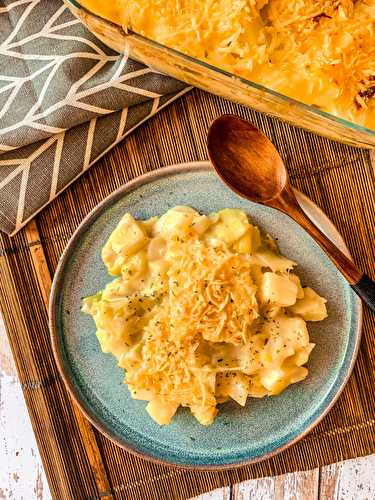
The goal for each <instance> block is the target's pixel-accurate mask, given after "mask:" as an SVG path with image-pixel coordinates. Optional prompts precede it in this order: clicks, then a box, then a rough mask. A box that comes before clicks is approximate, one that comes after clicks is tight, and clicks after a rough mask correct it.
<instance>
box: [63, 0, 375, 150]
mask: <svg viewBox="0 0 375 500" xmlns="http://www.w3.org/2000/svg"><path fill="white" fill-rule="evenodd" d="M64 1H65V3H66V4H67V5H68V6H69V8H70V9H71V11H72V12H73V14H75V15H76V16H77V17H78V18H79V19H80V20H81V21H82V22H83V23H84V24H85V25H86V26H87V28H88V29H89V30H90V31H91V32H92V33H93V34H95V35H96V36H97V37H98V38H99V39H100V40H102V41H103V42H104V43H105V44H106V45H108V46H109V47H111V48H113V49H114V50H116V51H118V52H127V53H128V54H129V56H130V57H131V58H132V59H135V60H137V61H140V62H143V63H145V64H146V65H148V66H150V67H151V68H154V69H156V70H157V71H160V72H161V73H165V74H168V75H171V76H173V77H175V78H176V79H178V80H181V81H184V82H186V83H188V84H190V85H193V86H195V87H199V88H201V89H203V90H206V91H208V92H211V93H214V94H216V95H219V96H221V97H225V98H227V99H230V100H232V101H235V102H238V103H240V104H244V105H245V106H249V107H251V108H254V109H256V110H257V111H261V112H263V113H267V114H270V115H273V116H276V117H278V118H281V119H282V120H285V121H287V122H289V123H291V124H292V125H296V126H297V127H302V128H304V129H306V130H310V131H312V132H315V133H317V134H320V135H322V136H325V137H329V138H330V139H334V140H337V141H341V142H345V143H347V144H351V145H353V146H361V147H366V148H373V147H375V131H374V130H370V129H367V128H365V127H362V126H360V125H357V124H355V123H352V122H349V121H347V120H344V119H341V118H338V117H336V116H333V115H331V114H330V113H326V112H324V111H320V110H319V109H317V108H315V107H313V106H308V105H306V104H303V103H301V102H299V101H297V100H294V99H291V98H290V97H286V96H284V95H282V94H279V93H278V92H275V91H273V90H271V89H268V88H266V87H263V86H262V85H258V84H256V83H253V82H251V81H248V80H245V79H244V78H240V77H238V76H235V75H233V74H231V73H228V72H227V71H224V70H221V69H219V68H217V67H215V66H212V65H209V64H207V63H205V62H202V61H199V60H197V59H194V58H192V57H189V56H187V55H185V54H182V53H181V52H178V51H176V50H173V49H170V48H168V47H165V46H163V45H160V44H159V43H157V42H154V41H152V40H149V39H147V38H145V37H143V36H141V35H138V34H136V33H133V32H128V33H126V32H125V31H124V30H123V29H122V28H121V26H118V25H115V24H113V23H111V22H110V21H107V20H105V19H103V18H101V17H99V16H97V15H95V14H93V13H92V12H89V11H88V10H87V9H85V8H84V7H82V6H81V5H80V4H79V2H78V1H76V0H64Z"/></svg>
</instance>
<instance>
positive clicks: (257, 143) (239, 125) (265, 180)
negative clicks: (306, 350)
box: [207, 115, 288, 203]
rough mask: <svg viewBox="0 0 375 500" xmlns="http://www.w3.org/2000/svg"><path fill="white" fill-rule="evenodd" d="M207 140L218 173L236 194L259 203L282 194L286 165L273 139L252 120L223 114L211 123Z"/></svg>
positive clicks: (285, 179) (286, 178) (284, 184)
mask: <svg viewBox="0 0 375 500" xmlns="http://www.w3.org/2000/svg"><path fill="white" fill-rule="evenodd" d="M207 140H208V150H209V154H210V159H211V162H212V163H213V165H214V167H215V169H216V171H217V173H218V174H219V176H220V177H221V178H222V179H223V180H224V182H226V183H227V184H228V185H229V186H230V187H231V188H232V189H233V190H234V191H236V192H237V193H238V194H240V195H242V196H245V197H246V198H249V199H250V200H252V201H255V202H258V203H267V202H268V201H270V200H272V199H273V198H275V197H277V196H279V195H280V194H281V192H282V191H283V189H284V188H285V186H286V183H287V180H288V175H287V171H286V168H285V165H284V163H283V161H282V159H281V158H280V155H279V153H278V151H277V149H276V148H275V146H274V145H273V144H272V142H271V141H270V140H269V139H268V137H267V136H265V135H264V134H263V133H262V132H260V130H258V129H257V128H256V127H255V126H254V125H253V124H252V123H250V122H248V121H246V120H242V119H241V118H238V117H237V116H232V115H223V116H221V117H220V118H218V119H217V120H215V121H214V122H213V123H212V125H211V127H210V130H209V132H208V139H207ZM249 144H251V145H252V147H249Z"/></svg>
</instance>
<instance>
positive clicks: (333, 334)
mask: <svg viewBox="0 0 375 500" xmlns="http://www.w3.org/2000/svg"><path fill="white" fill-rule="evenodd" d="M299 198H300V201H301V203H302V204H303V206H304V208H305V210H306V211H307V212H308V214H309V215H310V216H311V217H312V218H313V219H314V220H315V221H316V222H317V223H318V224H319V225H320V227H321V229H322V230H323V231H324V232H325V233H326V234H327V235H328V236H329V237H330V238H331V239H332V240H333V241H334V242H335V243H336V244H337V245H338V246H340V247H341V248H342V249H344V250H345V251H347V250H346V248H345V245H344V243H343V241H342V239H341V237H340V236H339V235H338V233H337V231H336V229H335V228H334V227H333V225H332V224H331V223H330V222H329V221H328V219H327V218H326V217H325V216H324V215H323V214H322V212H321V211H320V210H319V209H318V208H317V207H316V206H315V205H314V204H313V203H312V202H311V201H309V200H308V199H307V198H305V197H303V196H302V195H299ZM175 205H190V206H192V207H194V208H195V209H197V210H199V211H200V212H203V213H208V212H212V211H216V210H219V209H221V208H224V207H237V208H242V209H244V210H246V212H247V213H248V214H249V216H250V217H251V219H252V220H253V221H254V223H255V224H256V225H258V226H259V227H260V228H261V229H263V230H264V231H266V232H269V233H271V234H272V235H273V236H274V237H276V238H278V241H279V244H280V247H281V250H282V252H283V253H284V254H285V255H287V256H288V257H290V258H291V259H293V260H295V261H297V262H298V264H299V266H298V274H299V275H300V276H301V278H302V280H303V282H304V283H307V284H309V285H311V286H312V287H313V288H314V289H315V290H317V292H318V293H319V294H320V295H323V296H324V297H326V298H327V299H328V304H327V306H328V313H329V317H328V319H326V320H325V321H323V322H319V323H315V324H314V323H309V331H310V334H311V338H312V341H313V342H315V343H316V347H315V349H314V351H313V352H312V355H311V357H310V360H309V363H308V368H309V372H310V373H309V376H308V378H307V379H306V380H305V381H303V382H301V383H299V384H295V385H293V386H291V387H289V388H288V389H287V390H285V391H284V392H283V393H282V394H281V395H280V396H277V397H271V398H263V399H249V400H248V402H247V405H246V407H245V408H242V407H240V406H238V405H237V404H235V403H226V404H224V405H221V408H220V412H219V415H218V417H217V418H216V420H215V422H214V423H213V424H212V425H211V426H209V427H203V426H201V425H200V424H199V423H198V422H197V421H196V420H195V418H193V417H192V416H191V414H190V413H189V411H187V410H186V411H185V410H184V409H180V410H179V411H178V413H177V415H176V416H175V417H174V419H173V422H172V423H171V424H170V425H169V426H163V427H160V426H159V425H158V424H156V423H155V422H154V421H153V420H151V418H150V417H149V416H148V414H147V413H146V411H145V406H146V402H143V401H134V400H133V399H132V398H131V397H130V394H129V392H128V389H127V387H126V386H125V385H124V384H123V378H124V374H123V370H121V369H120V368H118V367H117V365H116V360H115V359H114V358H113V357H112V356H111V355H108V354H103V353H102V352H101V350H100V346H99V343H98V341H97V339H96V336H95V327H94V323H93V321H92V319H91V317H89V316H87V315H85V314H82V313H81V311H80V308H81V300H82V298H83V297H85V296H87V295H92V294H94V293H95V292H96V291H97V290H99V289H101V288H103V287H104V285H105V284H106V283H107V282H108V281H110V279H111V278H110V277H109V276H108V275H107V272H106V269H105V267H104V265H103V263H102V262H101V258H100V252H101V248H102V246H103V245H104V242H105V241H106V240H107V238H108V237H109V235H110V233H111V232H112V230H113V229H114V228H115V226H116V225H117V223H118V221H119V219H120V218H121V216H122V215H123V214H124V213H125V212H131V213H132V214H133V216H134V217H136V218H140V219H146V218H149V217H151V216H154V215H159V214H162V213H164V212H165V211H166V210H168V208H170V207H173V206H175ZM50 326H51V332H52V343H53V349H54V352H55V357H56V361H57V363H58V367H59V370H60V372H61V375H62V377H63V379H64V381H65V383H66V385H67V387H68V389H69V391H70V392H71V394H72V395H73V397H74V398H75V400H76V401H77V403H78V405H79V406H80V408H81V409H82V411H83V412H84V413H85V414H86V416H87V417H88V418H89V419H90V420H91V422H92V423H93V424H94V425H95V426H96V427H97V428H98V429H99V430H100V431H102V432H103V433H104V434H106V435H107V436H108V437H109V438H110V439H112V440H114V441H115V442H116V443H117V444H119V445H120V446H123V447H124V448H126V449H128V450H130V451H132V452H134V453H137V454H139V455H141V456H143V457H146V458H150V459H152V460H155V461H159V462H164V463H169V464H174V465H179V466H185V467H195V468H204V469H209V468H216V469H219V468H225V467H235V466H239V465H243V464H244V463H249V462H254V461H258V460H262V459H264V458H268V457H269V456H271V455H273V454H275V453H278V452H280V451H281V450H283V449H284V448H286V447H287V446H289V445H291V444H292V443H293V442H295V441H297V440H298V439H300V438H301V437H302V436H304V435H305V434H306V433H307V432H309V431H310V430H311V429H312V427H313V426H314V425H316V424H317V422H318V421H319V420H320V419H321V418H322V417H323V415H324V414H325V413H326V412H327V411H328V410H329V408H330V407H331V406H332V404H333V403H334V401H335V400H336V399H337V397H338V395H339V393H340V391H341V390H342V389H343V387H344V385H345V383H346V381H347V380H348V377H349V374H350V372H351V370H352V367H353V364H354V361H355V357H356V353H357V348H358V344H359V340H360V330H361V305H360V302H359V300H358V299H357V297H356V296H355V295H354V294H353V292H352V291H351V289H350V287H349V286H348V285H347V283H346V282H345V280H344V278H343V277H342V276H341V275H340V274H339V273H338V272H337V270H336V269H335V267H334V266H333V265H332V264H331V262H330V261H329V260H328V258H327V257H326V256H325V255H324V254H323V252H322V251H321V250H320V248H319V247H318V246H317V245H316V244H315V242H314V241H313V240H312V239H311V238H310V237H309V236H308V235H307V233H305V232H304V230H303V229H301V228H300V227H299V226H298V225H297V224H295V223H294V222H293V221H292V220H291V219H289V218H288V217H287V216H285V215H283V214H281V213H279V212H277V211H276V210H273V209H269V208H266V207H263V206H260V205H257V204H254V203H250V202H248V201H245V200H243V199H242V198H240V197H238V196H237V195H235V194H233V193H232V192H231V191H230V190H229V189H228V188H227V187H226V186H225V185H224V184H223V183H222V182H221V181H220V180H219V178H218V177H217V176H216V174H215V173H214V172H213V170H211V168H210V167H209V164H208V163H206V162H204V163H198V164H197V163H195V164H185V165H177V166H173V167H169V168H164V169H161V170H159V171H156V172H152V173H151V174H148V175H145V176H143V177H140V178H138V179H136V180H134V181H132V182H131V183H129V184H127V185H126V186H124V187H122V188H120V189H119V190H118V191H116V192H115V193H113V194H112V195H111V196H109V197H108V198H107V199H106V200H105V201H104V202H103V203H101V204H100V205H99V206H98V207H97V208H96V209H95V210H94V211H93V212H92V213H91V214H90V215H89V216H88V217H87V218H86V219H85V220H84V221H83V223H82V224H81V225H80V227H79V228H78V230H77V231H76V233H75V234H74V235H73V237H72V239H71V241H70V243H69V244H68V246H67V248H66V250H65V252H64V254H63V256H62V259H61V261H60V264H59V267H58V270H57V273H56V275H55V279H54V283H53V290H52V296H51V306H50Z"/></svg>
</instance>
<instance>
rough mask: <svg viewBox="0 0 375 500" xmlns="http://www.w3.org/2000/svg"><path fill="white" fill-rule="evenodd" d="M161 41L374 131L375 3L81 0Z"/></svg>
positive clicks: (371, 0)
mask: <svg viewBox="0 0 375 500" xmlns="http://www.w3.org/2000/svg"><path fill="white" fill-rule="evenodd" d="M81 3H82V4H83V5H86V6H87V7H88V8H89V9H91V10H93V11H94V12H96V13H99V14H101V15H102V16H103V17H105V18H107V19H110V20H112V21H113V22H116V23H118V24H121V25H123V26H125V27H126V28H129V29H131V30H133V31H135V32H136V33H139V34H141V35H144V36H146V37H147V38H150V39H152V40H155V41H157V42H159V43H161V44H164V45H166V46H167V47H171V48H174V49H177V50H179V51H181V52H184V53H186V54H188V55H190V56H193V57H195V58H197V59H200V60H203V61H207V62H208V63H210V64H213V65H214V66H217V67H219V68H223V69H225V70H227V71H229V72H231V73H234V74H235V75H239V76H242V77H244V78H246V79H248V80H250V81H254V82H257V83H260V84H262V85H264V86H266V87H268V88H271V89H273V90H276V91H278V92H280V93H282V94H284V95H287V96H289V97H292V98H294V99H297V100H300V101H302V102H304V103H306V104H309V105H312V106H315V107H317V108H319V109H321V110H324V111H327V112H330V113H332V114H334V115H337V116H339V117H342V118H346V119H348V120H349V121H353V122H356V123H358V124H361V125H364V126H366V127H368V128H370V129H371V128H372V129H375V102H374V101H375V98H374V97H373V96H374V94H375V0H357V1H354V0H353V1H352V0H337V1H336V0H293V1H289V0H117V1H114V2H105V1H104V0H83V1H82V2H81Z"/></svg>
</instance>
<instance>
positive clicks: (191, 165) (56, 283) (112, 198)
mask: <svg viewBox="0 0 375 500" xmlns="http://www.w3.org/2000/svg"><path fill="white" fill-rule="evenodd" d="M199 171H214V169H213V167H212V165H211V163H210V162H209V161H207V160H205V161H192V162H184V163H176V164H173V165H169V166H164V167H161V168H158V169H156V170H152V171H150V172H147V173H145V174H142V175H140V176H137V177H136V178H134V179H132V180H131V181H129V182H126V183H125V184H123V185H122V186H120V187H119V188H118V189H116V190H115V191H113V193H111V194H109V195H108V196H107V197H106V198H104V200H102V201H101V202H100V203H98V205H96V206H95V207H94V208H93V209H92V210H91V211H90V212H89V213H88V214H87V215H86V217H85V218H84V219H83V220H82V221H81V223H80V224H79V225H78V227H77V228H76V230H75V231H74V232H73V234H72V236H71V238H70V239H69V241H68V243H67V245H66V246H65V248H64V251H63V253H62V254H61V257H60V259H59V262H58V265H57V267H56V271H55V274H54V278H53V282H52V286H51V293H50V301H49V310H48V312H49V314H48V322H49V331H50V338H51V344H52V351H53V355H54V358H55V361H56V364H57V368H58V371H59V374H60V376H61V378H62V380H63V382H64V385H65V387H66V389H67V390H68V392H69V394H70V396H71V397H72V399H73V400H74V402H75V403H76V404H77V405H78V407H79V409H80V411H81V412H82V413H83V415H84V417H85V418H87V419H88V420H89V422H90V423H91V424H92V425H93V426H94V427H95V428H96V429H98V430H99V432H101V433H102V434H104V436H106V437H107V438H108V439H110V440H111V441H112V442H114V443H115V444H117V445H118V446H120V447H121V448H123V449H125V450H126V451H128V452H130V453H133V454H134V455H136V456H138V457H140V458H143V459H146V460H149V461H151V462H154V463H157V464H161V465H168V466H169V467H173V468H181V469H187V470H203V471H221V470H226V469H237V468H240V467H243V466H245V465H250V464H254V463H257V462H262V461H264V460H267V459H269V458H271V457H274V456H275V455H278V454H279V453H281V452H282V451H284V450H286V449H287V448H289V447H290V446H292V445H293V444H295V443H297V442H298V441H300V440H301V439H302V438H304V437H305V436H306V435H307V434H309V433H310V432H311V431H312V430H313V429H314V427H316V426H317V425H318V423H319V422H320V421H321V420H322V419H323V418H324V417H325V416H326V415H327V413H328V412H329V411H330V410H331V409H332V407H333V405H334V404H335V403H336V401H337V400H338V398H339V396H340V394H341V392H342V391H343V389H344V387H345V385H346V384H347V382H348V380H349V377H350V375H351V373H352V371H353V368H354V364H355V361H356V359H357V355H358V350H359V345H360V341H361V336H362V316H363V307H362V302H361V300H360V299H359V297H354V300H355V301H356V303H357V316H358V319H357V321H356V324H355V327H354V331H353V332H352V333H351V334H352V335H355V343H354V348H353V352H352V356H351V358H350V361H349V364H348V367H347V370H346V373H345V376H344V378H343V380H342V382H341V384H340V385H339V387H338V388H337V390H336V392H335V394H334V396H333V397H332V400H331V401H330V402H329V404H328V405H327V406H326V407H325V408H324V409H323V410H322V411H321V412H320V413H319V415H318V416H317V417H316V418H313V420H312V421H311V422H310V423H309V424H308V425H307V427H306V428H305V429H304V430H303V431H302V432H300V433H299V434H298V435H297V436H295V437H294V438H293V439H291V440H289V441H288V442H286V443H284V444H283V445H281V446H278V447H277V448H275V449H274V450H272V451H270V452H267V453H264V454H262V455H260V456H258V457H255V458H249V459H245V460H240V461H237V462H233V463H224V464H206V465H202V464H197V465H196V464H180V463H176V462H171V461H169V460H166V459H164V458H160V457H157V456H154V455H151V454H148V453H147V452H144V451H140V450H139V449H137V448H136V447H134V446H132V445H131V444H129V443H127V442H124V440H122V439H120V438H119V437H118V436H116V435H115V433H113V432H112V431H111V430H110V429H108V428H107V426H106V425H105V424H104V423H103V422H102V421H101V420H100V419H98V418H97V417H96V416H95V415H93V414H91V411H90V409H89V408H88V407H87V405H86V403H85V402H84V401H83V400H82V399H81V397H80V395H79V392H78V390H77V389H76V387H75V386H74V384H73V383H72V382H71V380H70V377H69V375H68V373H66V371H65V366H64V362H63V359H62V354H61V353H62V342H61V338H60V336H59V334H58V328H57V317H58V315H57V312H58V307H57V304H58V297H59V293H60V284H61V283H62V281H63V276H64V268H65V266H66V264H67V263H68V260H69V257H70V256H71V254H72V252H73V250H74V249H75V247H76V244H77V243H79V241H80V238H81V236H82V234H83V233H84V232H85V231H86V229H87V228H88V227H89V226H90V223H91V222H93V221H94V220H96V219H97V217H98V216H99V215H100V214H101V213H102V211H103V210H104V209H105V208H106V207H107V206H111V205H112V204H113V203H115V202H116V201H118V200H119V199H120V198H121V197H122V196H124V195H126V194H127V193H131V192H132V191H134V190H136V189H137V188H138V187H141V186H143V185H145V184H148V183H149V182H150V181H153V180H156V179H162V178H164V177H169V176H171V175H175V174H183V173H188V172H199ZM295 191H296V194H297V196H298V198H299V201H302V205H303V207H306V206H307V207H308V208H313V209H314V210H315V212H316V214H317V215H318V216H319V219H320V220H322V221H323V224H324V226H325V228H326V229H328V231H329V232H330V233H331V236H332V235H334V238H335V239H336V241H337V243H338V246H339V247H340V249H341V250H342V251H343V252H344V253H345V254H346V255H347V256H349V257H350V253H349V250H348V248H347V246H346V244H345V242H344V240H343V238H342V236H341V234H340V233H339V231H338V230H337V228H336V227H335V225H334V224H333V223H332V221H331V220H330V219H329V218H328V216H327V215H326V214H325V213H324V212H323V211H322V210H321V209H320V208H319V207H318V206H317V205H316V204H315V203H314V202H313V201H312V200H311V199H310V198H308V197H307V196H306V195H304V194H303V193H300V192H299V191H297V190H295ZM319 225H320V224H319ZM322 230H323V232H325V231H324V228H322ZM327 236H328V235H327Z"/></svg>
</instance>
